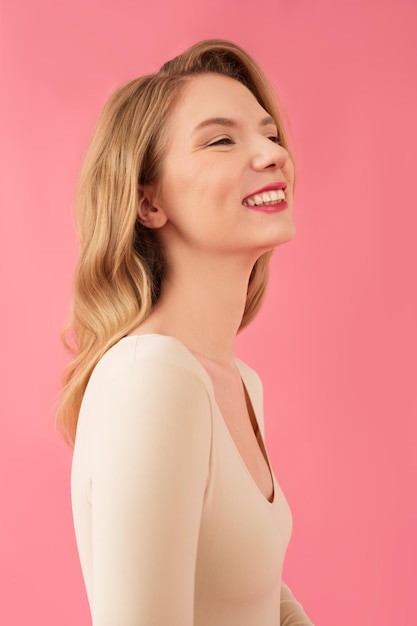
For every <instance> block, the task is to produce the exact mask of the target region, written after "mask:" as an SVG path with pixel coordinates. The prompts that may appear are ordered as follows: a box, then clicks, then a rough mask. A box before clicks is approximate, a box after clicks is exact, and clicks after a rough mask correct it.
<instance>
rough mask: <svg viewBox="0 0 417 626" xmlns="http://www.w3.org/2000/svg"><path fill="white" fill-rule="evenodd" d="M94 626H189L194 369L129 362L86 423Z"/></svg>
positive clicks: (199, 502) (198, 505) (205, 453)
mask: <svg viewBox="0 0 417 626" xmlns="http://www.w3.org/2000/svg"><path fill="white" fill-rule="evenodd" d="M92 433H93V435H92V439H91V441H92V456H91V511H92V528H91V531H92V560H93V567H92V570H93V573H92V577H93V580H92V607H91V608H92V615H93V624H94V626H107V625H108V626H110V625H111V626H115V625H116V624H122V625H123V626H141V625H142V624H143V625H144V626H152V625H155V626H156V625H160V624H167V623H169V624H170V625H171V626H174V625H178V626H187V625H190V626H191V625H192V623H193V608H194V606H193V601H194V572H195V562H196V553H197V544H198V536H199V526H200V517H201V511H202V506H203V499H204V491H205V487H206V482H207V478H208V470H209V455H210V445H211V444H210V442H211V410H210V401H209V397H208V395H207V391H206V388H205V387H204V385H203V383H202V382H201V381H200V380H199V379H198V378H197V377H196V376H195V375H193V374H188V373H187V372H184V371H181V370H179V369H177V368H175V367H172V366H167V365H164V364H163V363H162V364H161V363H159V362H152V361H147V362H146V365H145V364H143V365H141V364H139V365H138V364H134V366H132V367H130V368H129V369H128V370H127V371H126V372H124V373H123V375H119V376H117V377H116V378H114V379H113V380H112V381H109V382H108V384H107V385H106V388H105V390H104V391H103V394H102V396H101V398H100V400H98V401H97V405H96V409H95V416H94V426H93V428H92Z"/></svg>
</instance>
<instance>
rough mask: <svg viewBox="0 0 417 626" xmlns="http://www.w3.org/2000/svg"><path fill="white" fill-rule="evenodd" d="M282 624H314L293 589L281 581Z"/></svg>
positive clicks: (292, 625)
mask: <svg viewBox="0 0 417 626" xmlns="http://www.w3.org/2000/svg"><path fill="white" fill-rule="evenodd" d="M280 614H281V619H280V626H314V624H313V622H312V621H311V620H310V619H309V618H308V617H307V615H306V613H305V612H304V609H303V607H302V605H301V604H300V602H298V600H296V599H295V598H294V596H293V594H292V591H291V589H290V588H289V587H288V585H286V584H285V583H284V581H283V580H282V581H281V602H280Z"/></svg>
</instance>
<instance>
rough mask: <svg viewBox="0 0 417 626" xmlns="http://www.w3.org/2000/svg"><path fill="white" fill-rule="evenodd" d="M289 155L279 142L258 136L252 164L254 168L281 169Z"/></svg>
mask: <svg viewBox="0 0 417 626" xmlns="http://www.w3.org/2000/svg"><path fill="white" fill-rule="evenodd" d="M289 156H290V155H289V154H288V151H287V150H286V149H285V148H284V147H283V146H281V145H280V144H279V143H276V142H274V141H271V139H269V138H268V137H260V138H259V139H258V140H257V142H256V144H255V149H254V152H253V157H252V166H253V168H254V169H256V170H265V169H271V170H274V169H281V168H283V167H284V166H285V164H286V163H287V161H288V159H289Z"/></svg>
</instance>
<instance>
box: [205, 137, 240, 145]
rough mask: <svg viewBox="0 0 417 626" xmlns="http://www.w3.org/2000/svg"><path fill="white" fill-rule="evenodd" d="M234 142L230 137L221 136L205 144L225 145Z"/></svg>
mask: <svg viewBox="0 0 417 626" xmlns="http://www.w3.org/2000/svg"><path fill="white" fill-rule="evenodd" d="M232 143H234V142H233V141H232V140H231V139H230V137H221V138H220V139H216V141H212V142H211V143H209V144H207V147H210V146H227V145H230V144H232Z"/></svg>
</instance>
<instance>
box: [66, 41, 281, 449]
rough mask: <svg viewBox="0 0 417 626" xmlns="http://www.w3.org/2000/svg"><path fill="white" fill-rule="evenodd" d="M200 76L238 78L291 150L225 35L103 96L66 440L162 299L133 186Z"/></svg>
mask: <svg viewBox="0 0 417 626" xmlns="http://www.w3.org/2000/svg"><path fill="white" fill-rule="evenodd" d="M207 72H215V73H220V74H225V75H227V76H230V77H232V78H234V79H236V80H238V81H240V82H241V83H243V84H244V85H245V86H246V87H247V88H248V89H249V90H250V91H251V92H252V93H253V94H254V96H255V97H256V99H257V100H258V102H259V103H260V104H261V106H262V107H263V108H264V109H265V110H266V111H267V112H268V113H269V114H270V115H271V116H272V117H273V118H274V120H275V121H276V124H277V127H278V133H279V136H280V142H281V145H283V146H284V147H285V148H287V150H289V146H288V142H287V139H286V136H285V131H284V128H283V124H282V121H281V118H280V115H279V112H278V109H277V106H276V104H275V98H274V95H273V93H272V90H271V87H270V86H269V84H268V81H267V80H266V78H265V76H264V74H263V73H262V71H261V69H260V68H259V66H258V65H257V64H256V63H255V61H254V60H253V59H252V58H251V57H250V56H249V55H248V54H247V53H246V52H245V51H244V50H242V48H240V47H239V46H237V45H236V44H234V43H232V42H229V41H225V40H221V39H212V40H207V41H202V42H200V43H197V44H195V45H194V46H192V47H191V48H189V49H188V50H186V51H185V52H184V53H183V54H181V55H179V56H178V57H176V58H175V59H173V60H171V61H169V62H167V63H165V65H164V66H163V67H162V68H161V70H160V71H159V72H158V73H156V74H151V75H147V76H143V77H140V78H137V79H135V80H131V81H130V82H128V83H127V84H125V85H123V86H122V87H120V88H119V89H118V90H117V91H116V92H115V93H114V94H113V95H112V96H111V97H110V99H109V100H108V102H107V103H106V105H105V107H104V109H103V111H102V113H101V115H100V117H99V120H98V122H97V126H96V128H95V131H94V134H93V138H92V140H91V143H90V146H89V148H88V150H87V154H86V156H85V160H84V163H83V167H82V170H81V174H80V180H79V185H78V189H77V194H76V202H75V205H76V209H77V225H78V236H79V241H80V255H79V260H78V263H77V267H76V270H75V276H74V286H73V307H72V316H71V322H70V324H69V325H68V327H67V328H66V329H65V330H64V332H63V341H64V344H65V346H66V348H67V349H68V350H70V352H72V354H73V357H74V358H73V360H72V361H71V363H70V364H69V366H68V367H67V369H66V372H65V376H64V389H63V393H62V397H61V401H60V404H59V407H58V414H57V425H58V428H59V430H60V431H61V433H62V434H63V436H64V438H65V439H66V440H67V441H68V443H70V444H72V443H73V442H74V439H75V433H76V428H77V420H78V413H79V410H80V405H81V401H82V397H83V395H84V391H85V388H86V385H87V383H88V380H89V378H90V375H91V373H92V371H93V369H94V367H95V365H96V364H97V362H98V361H99V359H100V358H101V357H102V356H103V354H104V353H105V352H106V351H107V350H108V349H109V348H110V347H111V346H113V345H114V344H115V343H116V342H117V341H118V340H119V339H121V338H122V337H123V336H125V335H127V334H128V333H129V332H130V331H131V330H133V329H134V328H135V327H136V326H138V325H139V324H140V323H141V322H143V321H144V320H145V318H146V317H147V316H148V315H149V313H150V311H151V310H152V307H153V306H154V304H155V302H156V301H157V299H158V297H159V293H160V289H161V284H162V280H163V276H164V259H163V256H162V252H161V248H160V246H159V244H158V240H157V238H156V236H155V235H154V232H153V230H152V229H147V228H144V227H143V226H142V225H141V224H140V222H139V221H137V220H136V215H137V208H138V184H144V183H155V182H157V181H158V179H159V176H160V174H161V167H162V165H163V157H164V147H165V145H166V133H167V126H168V122H169V117H170V113H171V112H172V110H173V108H174V107H175V104H176V102H177V99H178V97H179V96H180V94H181V93H182V91H183V88H184V84H185V82H186V81H189V79H190V77H191V76H192V75H193V74H203V73H207ZM270 256H271V252H267V253H265V254H263V255H262V256H261V257H260V258H259V259H258V261H257V262H256V263H255V265H254V267H253V270H252V272H251V276H250V279H249V284H248V292H247V299H246V307H245V311H244V314H243V318H242V322H241V325H240V329H242V328H244V327H245V326H247V325H248V324H249V322H250V321H251V320H252V319H253V318H254V317H255V315H256V314H257V312H258V311H259V308H260V306H261V303H262V300H263V297H264V293H265V288H266V284H267V280H268V267H269V259H270ZM71 344H72V345H71Z"/></svg>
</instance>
